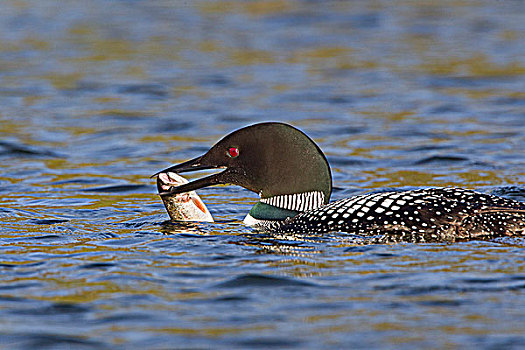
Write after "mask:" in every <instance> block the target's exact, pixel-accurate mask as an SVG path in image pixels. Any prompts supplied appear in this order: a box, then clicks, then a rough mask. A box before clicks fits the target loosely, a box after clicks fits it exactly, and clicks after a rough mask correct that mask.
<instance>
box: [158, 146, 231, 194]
mask: <svg viewBox="0 0 525 350" xmlns="http://www.w3.org/2000/svg"><path fill="white" fill-rule="evenodd" d="M201 161H202V156H200V157H197V158H194V159H191V160H188V161H186V162H184V163H180V164H176V165H173V166H171V167H169V168H166V169H164V170H161V171H159V172H157V173H155V174H153V175H152V176H151V177H155V176H157V175H159V174H160V173H166V172H170V171H171V172H174V173H177V174H180V173H186V172H190V171H197V170H205V169H219V168H224V167H223V166H214V165H204V164H202V163H201ZM227 175H228V169H226V170H225V171H223V172H221V173H218V174H213V175H210V176H207V177H204V178H202V179H198V180H195V181H192V182H188V183H187V184H184V185H180V186H177V187H173V188H171V189H170V190H169V191H165V192H160V193H159V195H160V196H168V195H174V194H178V193H185V192H190V191H195V190H197V189H199V188H203V187H208V186H213V185H219V184H225V183H227V181H225V179H226V178H227V177H228V176H227Z"/></svg>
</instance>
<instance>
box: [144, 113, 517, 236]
mask: <svg viewBox="0 0 525 350" xmlns="http://www.w3.org/2000/svg"><path fill="white" fill-rule="evenodd" d="M203 169H225V170H224V171H222V172H219V173H217V174H213V175H210V176H207V177H204V178H200V179H197V180H195V181H192V182H189V183H186V184H182V185H180V186H171V187H170V186H163V188H164V189H166V188H167V190H165V191H163V192H160V193H159V195H160V196H161V197H163V196H173V195H174V194H178V193H183V192H189V191H194V190H197V189H199V188H203V187H207V186H211V185H217V184H234V185H239V186H242V187H244V188H246V189H248V190H250V191H253V192H256V193H258V194H259V196H260V200H259V201H258V202H257V203H256V204H255V205H254V206H253V207H252V209H251V210H250V212H249V213H248V215H247V216H246V218H245V219H244V223H245V224H247V225H249V226H254V227H255V228H258V229H263V230H266V231H269V232H274V233H284V234H285V233H290V234H294V233H295V234H297V233H325V232H332V231H336V232H345V233H350V234H355V235H357V236H361V237H375V238H376V239H377V242H388V243H397V242H454V241H465V240H471V239H490V238H496V237H504V236H520V235H525V203H522V202H519V201H516V200H511V199H506V198H502V197H498V196H494V195H488V194H483V193H479V192H475V191H472V190H468V189H463V188H425V189H417V190H408V191H407V190H405V191H395V192H377V193H371V194H366V195H359V196H354V197H350V198H345V199H340V200H337V201H334V202H331V203H330V202H329V200H330V195H331V192H332V175H331V172H330V167H329V165H328V161H327V159H326V157H325V155H324V154H323V152H322V151H321V149H320V148H319V146H317V144H316V143H315V142H314V141H313V140H312V139H311V138H309V137H308V136H307V135H306V134H304V133H303V132H302V131H300V130H298V129H296V128H295V127H293V126H291V125H288V124H285V123H280V122H265V123H259V124H254V125H250V126H247V127H244V128H242V129H239V130H236V131H234V132H232V133H230V134H229V135H226V136H225V137H224V138H222V139H221V140H220V141H218V142H217V143H216V144H215V145H214V146H213V147H211V149H210V150H208V152H206V153H205V154H204V155H202V156H200V157H197V158H194V159H191V160H188V161H186V162H183V163H180V164H177V165H173V166H171V167H169V168H167V169H164V170H161V171H159V172H157V173H156V174H154V175H153V176H152V177H154V176H159V175H161V174H165V173H168V174H169V173H170V172H171V173H176V174H178V173H184V172H190V171H196V170H203Z"/></svg>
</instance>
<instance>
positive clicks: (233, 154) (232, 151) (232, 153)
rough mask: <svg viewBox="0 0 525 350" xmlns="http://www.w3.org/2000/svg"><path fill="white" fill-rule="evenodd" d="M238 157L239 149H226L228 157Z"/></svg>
mask: <svg viewBox="0 0 525 350" xmlns="http://www.w3.org/2000/svg"><path fill="white" fill-rule="evenodd" d="M237 156H239V149H238V148H235V147H230V148H228V157H231V158H235V157H237Z"/></svg>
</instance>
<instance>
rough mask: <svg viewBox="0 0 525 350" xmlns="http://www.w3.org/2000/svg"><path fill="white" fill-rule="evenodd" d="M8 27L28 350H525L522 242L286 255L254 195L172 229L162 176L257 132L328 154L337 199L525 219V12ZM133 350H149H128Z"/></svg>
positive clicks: (133, 6)
mask: <svg viewBox="0 0 525 350" xmlns="http://www.w3.org/2000/svg"><path fill="white" fill-rule="evenodd" d="M1 9H2V11H0V106H1V107H0V125H1V127H0V169H1V170H0V193H1V194H2V196H1V198H0V218H1V219H2V224H1V225H0V250H1V251H2V257H1V259H0V270H2V277H1V278H2V285H1V286H0V315H1V317H0V325H1V327H2V331H1V332H0V339H1V340H2V343H3V344H6V346H8V347H9V348H40V347H45V346H47V347H81V348H106V347H107V348H114V347H115V346H124V347H130V346H135V347H144V348H166V347H173V344H183V345H181V346H183V347H195V348H209V347H214V348H215V347H225V348H231V347H240V348H246V347H256V346H257V347H270V346H273V347H280V348H284V347H288V348H292V347H309V348H326V347H341V348H343V347H349V346H350V347H361V348H392V347H403V348H428V347H439V348H443V347H460V348H464V347H493V348H503V347H510V348H512V347H515V348H516V347H520V346H521V345H523V344H524V342H525V340H524V338H523V333H524V332H523V325H522V322H520V321H521V320H522V319H523V310H525V305H524V301H523V297H522V294H521V291H522V290H523V289H524V288H525V286H524V275H525V270H524V267H525V259H524V258H523V248H524V247H525V244H524V242H523V239H521V238H502V239H498V240H495V241H494V242H466V243H455V244H425V245H416V244H400V245H389V246H385V245H367V246H363V245H360V244H359V242H356V238H359V237H349V236H345V235H341V234H337V233H334V234H332V235H328V236H323V237H311V236H308V235H296V236H271V235H268V234H265V233H262V232H256V231H252V230H251V229H248V228H246V227H245V226H243V225H242V223H241V221H242V219H243V218H244V216H245V215H246V213H247V212H248V211H249V209H250V207H251V206H252V205H253V203H254V201H255V200H256V196H255V195H252V194H251V193H247V191H245V190H243V189H240V188H235V187H216V188H212V189H208V190H203V191H202V192H201V193H200V195H201V196H202V198H203V200H204V201H205V202H206V203H207V205H208V206H209V208H210V210H211V211H212V213H213V215H214V217H215V218H217V221H218V222H216V223H213V224H200V223H191V224H179V223H169V222H166V220H168V216H167V214H166V213H165V211H164V208H163V205H162V203H161V201H160V200H159V198H158V196H157V195H156V194H155V185H154V182H153V181H152V180H150V179H149V176H150V175H151V174H152V173H153V172H154V171H155V170H156V169H161V168H164V167H165V166H167V165H169V164H173V163H176V162H179V161H182V160H185V159H189V158H192V157H194V156H196V155H199V154H202V153H203V152H204V151H205V150H207V149H208V148H209V146H211V145H212V144H213V143H214V142H216V141H217V140H218V139H219V138H220V137H222V136H223V135H225V134H227V133H228V132H230V131H232V130H234V129H238V128H240V127H242V126H245V125H247V124H252V123H256V122H260V121H267V120H279V121H284V122H288V123H291V124H293V125H295V126H297V127H299V128H301V129H302V130H303V131H305V132H306V133H307V134H308V135H310V136H311V137H313V138H314V139H315V140H316V141H317V142H318V143H319V144H320V146H321V148H322V149H323V150H324V151H325V153H326V154H327V156H328V159H329V161H330V164H331V166H332V172H333V176H334V182H335V186H336V187H335V191H334V196H333V197H334V198H333V199H338V198H342V197H348V196H350V195H355V194H362V193H366V192H369V191H371V190H377V189H380V190H385V189H389V188H399V187H405V188H409V187H413V186H429V185H431V186H462V187H469V188H477V189H480V190H482V191H485V192H490V193H495V194H499V195H502V196H506V197H511V198H515V199H518V200H521V201H523V200H525V195H524V192H523V191H524V190H523V184H524V183H525V180H524V176H525V173H523V169H525V158H524V157H523V152H522V150H523V149H524V145H525V138H524V137H525V136H524V135H525V130H524V123H523V119H524V118H525V116H524V112H523V106H524V101H525V96H524V94H523V77H524V76H525V68H524V67H525V62H524V61H523V59H522V58H523V57H525V53H524V52H523V50H524V46H523V45H521V44H520V43H521V41H520V40H521V38H522V37H523V33H524V32H525V27H524V21H523V20H522V17H523V16H522V12H523V6H522V4H521V3H520V2H516V1H506V2H497V3H492V2H485V3H479V2H476V3H469V2H462V1H450V2H432V3H430V2H421V3H412V2H404V1H395V2H389V3H388V4H387V3H377V2H367V1H351V2H348V1H347V2H345V1H336V2H317V1H288V0H276V1H275V0H270V1H255V2H244V1H227V2H209V1H193V2H187V3H184V4H182V3H180V2H165V1H163V2H147V1H98V0H96V1H92V2H89V3H86V2H82V1H68V2H63V3H61V4H60V11H59V12H60V15H57V13H58V12H57V4H56V3H55V2H53V1H47V0H45V1H38V2H27V1H20V0H12V1H11V0H8V1H4V2H2V5H1ZM130 344H133V345H130Z"/></svg>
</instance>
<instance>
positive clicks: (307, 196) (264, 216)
mask: <svg viewBox="0 0 525 350" xmlns="http://www.w3.org/2000/svg"><path fill="white" fill-rule="evenodd" d="M324 204H325V197H324V194H323V192H320V191H312V192H305V193H294V194H285V195H278V196H273V197H268V198H261V199H260V201H259V202H257V203H256V204H255V205H254V206H253V207H252V209H251V210H250V212H249V213H248V215H247V216H246V218H245V220H244V221H245V223H247V224H251V225H253V224H257V223H258V222H260V221H282V220H286V219H287V218H292V217H294V216H296V215H297V214H299V213H300V212H303V211H308V210H312V209H315V208H318V207H320V206H322V205H324Z"/></svg>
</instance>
